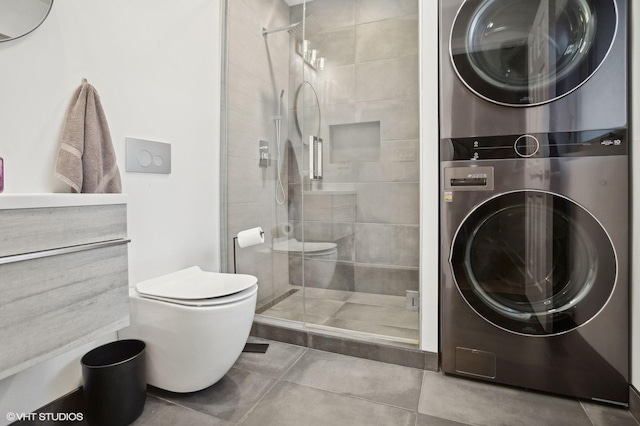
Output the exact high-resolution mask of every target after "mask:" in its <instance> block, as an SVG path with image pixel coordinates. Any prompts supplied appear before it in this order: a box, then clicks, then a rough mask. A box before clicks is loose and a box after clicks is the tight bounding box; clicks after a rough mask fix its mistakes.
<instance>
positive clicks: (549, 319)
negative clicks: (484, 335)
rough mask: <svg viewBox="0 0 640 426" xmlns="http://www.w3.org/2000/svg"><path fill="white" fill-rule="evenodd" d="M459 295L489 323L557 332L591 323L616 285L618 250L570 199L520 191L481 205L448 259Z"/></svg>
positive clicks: (464, 225) (463, 226)
mask: <svg viewBox="0 0 640 426" xmlns="http://www.w3.org/2000/svg"><path fill="white" fill-rule="evenodd" d="M450 262H451V267H452V270H453V275H454V278H455V281H456V284H457V286H458V290H459V291H460V293H461V294H462V296H463V298H464V299H465V300H466V301H467V303H468V304H469V305H470V306H471V308H473V309H474V310H475V311H476V312H477V313H478V314H479V315H480V316H482V317H483V318H484V319H485V320H487V321H489V322H490V323H492V324H494V325H496V326H498V327H500V328H503V329H505V330H508V331H512V332H515V333H518V334H524V335H539V336H540V335H556V334H562V333H565V332H567V331H570V330H573V329H575V328H577V327H579V326H581V325H583V324H585V323H587V322H588V321H589V320H591V319H592V318H594V317H595V316H596V315H597V314H598V313H599V312H600V311H601V310H602V308H603V307H604V306H605V305H606V303H607V302H608V300H609V298H610V296H611V294H612V293H613V289H614V286H615V282H616V271H617V262H616V256H615V251H614V249H613V245H612V243H611V240H610V239H609V237H608V235H607V233H606V232H605V231H604V230H603V228H602V226H601V225H600V223H599V222H598V221H597V220H596V219H595V218H594V217H593V216H592V215H591V214H590V213H589V212H587V211H586V210H585V209H584V208H582V207H581V206H579V205H578V204H576V203H574V202H573V201H571V200H569V199H567V198H565V197H562V196H559V195H557V194H552V193H549V192H543V191H517V192H511V193H506V194H503V195H500V196H498V197H495V198H492V199H490V200H488V201H486V202H484V203H483V204H481V205H479V206H478V207H477V208H476V209H474V211H473V212H472V213H471V214H469V216H467V218H466V219H465V220H464V222H463V223H462V224H461V226H460V227H459V229H458V231H457V233H456V236H455V238H454V243H453V246H452V250H451V257H450Z"/></svg>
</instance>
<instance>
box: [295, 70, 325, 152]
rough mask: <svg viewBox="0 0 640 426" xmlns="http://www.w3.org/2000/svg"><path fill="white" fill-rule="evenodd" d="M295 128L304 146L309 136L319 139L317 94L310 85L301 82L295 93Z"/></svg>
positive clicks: (306, 82)
mask: <svg viewBox="0 0 640 426" xmlns="http://www.w3.org/2000/svg"><path fill="white" fill-rule="evenodd" d="M294 108H295V113H296V127H297V128H298V132H299V133H300V136H302V140H303V141H304V143H305V144H306V143H307V142H308V140H309V136H316V137H320V128H321V124H322V123H321V120H322V118H321V115H320V101H319V100H318V94H317V93H316V90H315V89H314V88H313V86H312V85H311V83H309V82H308V81H303V82H302V83H301V84H300V86H298V90H297V91H296V99H295V106H294Z"/></svg>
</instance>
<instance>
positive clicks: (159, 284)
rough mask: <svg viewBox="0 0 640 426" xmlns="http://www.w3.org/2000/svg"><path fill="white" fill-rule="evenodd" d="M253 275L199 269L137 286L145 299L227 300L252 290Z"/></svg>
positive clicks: (173, 274) (181, 272) (163, 276)
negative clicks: (224, 298)
mask: <svg viewBox="0 0 640 426" xmlns="http://www.w3.org/2000/svg"><path fill="white" fill-rule="evenodd" d="M257 282H258V279H257V278H256V277H254V276H253V275H245V274H224V273H219V272H206V271H203V270H202V269H200V267H198V266H192V267H191V268H187V269H183V270H181V271H177V272H173V273H171V274H168V275H162V276H160V277H157V278H152V279H150V280H146V281H141V282H139V283H138V284H136V290H137V291H138V293H140V294H141V295H143V296H150V297H162V298H165V299H176V300H202V299H213V298H217V297H224V296H228V295H230V294H234V293H238V292H241V291H243V290H246V289H248V288H250V287H252V286H253V285H254V284H256V283H257Z"/></svg>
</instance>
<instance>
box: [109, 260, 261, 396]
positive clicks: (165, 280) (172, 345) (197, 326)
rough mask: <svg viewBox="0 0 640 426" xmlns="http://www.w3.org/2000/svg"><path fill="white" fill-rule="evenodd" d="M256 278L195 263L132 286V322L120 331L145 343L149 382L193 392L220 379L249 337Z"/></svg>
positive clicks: (127, 336)
mask: <svg viewBox="0 0 640 426" xmlns="http://www.w3.org/2000/svg"><path fill="white" fill-rule="evenodd" d="M257 281H258V280H257V278H256V277H254V276H251V275H243V274H222V273H214V272H204V271H202V270H201V269H200V268H199V267H197V266H194V267H191V268H188V269H184V270H182V271H178V272H174V273H172V274H169V275H164V276H161V277H158V278H154V279H151V280H147V281H143V282H140V283H138V284H137V285H136V287H135V288H131V289H129V302H130V310H131V326H130V327H127V328H126V329H124V330H122V331H120V332H119V335H120V337H123V338H134V339H139V340H142V341H144V342H145V343H146V351H147V382H148V383H149V384H150V385H153V386H156V387H159V388H161V389H166V390H169V391H172V392H195V391H198V390H201V389H204V388H206V387H209V386H211V385H213V384H214V383H216V382H217V381H218V380H220V379H221V378H222V377H223V376H224V375H225V374H226V373H227V371H229V369H230V368H231V366H233V364H234V363H235V362H236V360H237V359H238V357H239V356H240V354H241V353H242V350H243V348H244V345H245V343H246V342H247V339H248V337H249V332H250V330H251V324H252V322H253V316H254V312H255V308H256V295H257V291H258V285H257Z"/></svg>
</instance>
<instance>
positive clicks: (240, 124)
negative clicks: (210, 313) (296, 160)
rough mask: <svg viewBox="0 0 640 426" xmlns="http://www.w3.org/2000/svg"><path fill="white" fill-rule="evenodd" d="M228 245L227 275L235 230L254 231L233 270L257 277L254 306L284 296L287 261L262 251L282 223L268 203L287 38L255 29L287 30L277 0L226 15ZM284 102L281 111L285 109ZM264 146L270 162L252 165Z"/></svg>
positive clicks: (282, 212) (239, 1)
mask: <svg viewBox="0 0 640 426" xmlns="http://www.w3.org/2000/svg"><path fill="white" fill-rule="evenodd" d="M227 20H228V28H229V33H228V48H229V63H228V66H229V73H228V101H227V102H228V103H227V113H228V116H227V129H228V132H227V136H228V138H227V152H228V158H227V168H228V172H227V174H228V211H227V214H228V234H227V239H228V247H229V251H228V253H229V265H228V269H229V270H233V255H232V253H233V248H232V244H233V242H232V239H233V237H234V236H235V235H236V234H237V233H238V232H239V231H241V230H244V229H248V228H253V227H256V226H261V227H262V228H263V229H264V230H265V231H266V236H265V244H261V245H258V246H254V247H248V248H244V249H240V248H238V247H236V253H237V257H238V259H237V264H238V272H241V273H246V274H252V275H255V276H257V277H258V282H259V292H258V300H259V304H260V303H261V302H268V301H269V300H270V299H271V298H273V297H277V296H278V294H280V293H282V292H284V291H286V288H287V286H288V284H289V268H288V257H287V256H286V255H284V254H278V253H273V252H272V251H271V250H270V246H271V240H272V230H273V229H274V228H276V226H277V225H278V224H279V223H286V222H287V215H288V211H287V206H286V204H285V205H284V206H278V205H277V204H276V203H275V188H276V176H277V172H276V170H277V162H276V161H277V160H276V153H277V147H276V141H275V123H274V116H275V115H276V113H277V105H278V104H277V100H278V97H279V95H280V90H282V89H285V90H287V89H288V84H289V34H288V33H287V32H281V33H276V34H271V35H269V37H268V40H265V39H264V37H263V36H262V29H263V28H268V29H273V28H278V27H282V26H285V25H288V24H289V6H288V5H287V4H286V3H285V2H284V1H283V0H231V1H230V2H229V10H228V16H227ZM287 108H288V98H287V97H285V99H284V105H283V111H285V112H286V111H287ZM288 127H289V124H288V120H287V117H286V114H284V117H283V120H282V125H281V128H282V145H281V151H282V153H283V154H284V155H283V158H282V160H281V161H282V162H283V167H282V172H283V175H282V179H283V182H284V185H285V191H286V185H287V180H288V178H287V167H286V165H287V160H286V152H287V150H286V141H287V133H288V132H287V130H288ZM260 140H265V141H268V142H269V151H270V153H271V157H272V159H273V160H272V162H271V166H270V167H268V168H260V167H258V146H259V141H260Z"/></svg>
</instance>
